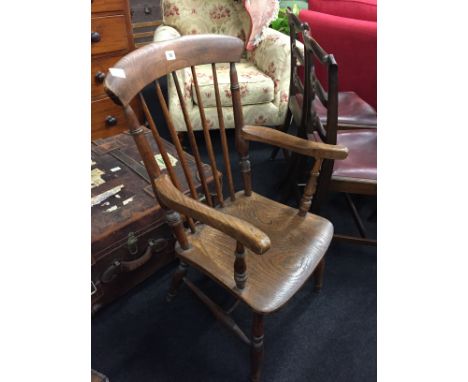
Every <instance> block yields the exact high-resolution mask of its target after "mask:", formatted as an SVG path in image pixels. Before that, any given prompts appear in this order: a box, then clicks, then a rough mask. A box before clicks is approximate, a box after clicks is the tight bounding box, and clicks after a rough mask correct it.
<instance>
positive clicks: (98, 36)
mask: <svg viewBox="0 0 468 382" xmlns="http://www.w3.org/2000/svg"><path fill="white" fill-rule="evenodd" d="M99 41H101V34H100V33H99V32H91V42H99Z"/></svg>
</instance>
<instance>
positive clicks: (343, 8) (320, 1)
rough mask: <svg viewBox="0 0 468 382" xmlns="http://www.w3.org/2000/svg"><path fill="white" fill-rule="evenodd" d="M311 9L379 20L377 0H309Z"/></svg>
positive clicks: (330, 13) (361, 18)
mask: <svg viewBox="0 0 468 382" xmlns="http://www.w3.org/2000/svg"><path fill="white" fill-rule="evenodd" d="M309 10H311V11H315V12H321V13H326V14H329V15H334V16H341V17H349V18H351V19H358V20H367V21H377V1H376V0H309Z"/></svg>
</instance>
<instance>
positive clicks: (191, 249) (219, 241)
mask: <svg viewBox="0 0 468 382" xmlns="http://www.w3.org/2000/svg"><path fill="white" fill-rule="evenodd" d="M243 46H244V45H243V43H242V41H241V40H240V39H238V38H236V37H230V36H219V35H196V36H184V37H181V38H178V39H174V40H170V41H164V42H159V43H153V44H149V45H146V46H144V47H142V48H140V49H138V50H136V51H133V52H131V53H129V54H128V55H127V56H125V57H123V58H122V59H121V60H120V61H119V62H118V63H117V64H116V65H115V67H114V68H111V69H110V73H109V74H107V76H106V79H105V87H106V91H107V92H108V94H109V95H110V96H111V97H112V99H113V100H114V101H115V102H116V103H117V104H119V105H121V106H122V108H123V109H124V112H125V115H126V117H127V120H128V125H129V130H130V133H131V134H132V135H133V137H134V139H135V142H136V145H137V147H138V150H139V152H140V154H141V156H142V159H143V162H144V164H145V166H146V169H147V171H148V174H149V175H150V177H151V178H152V179H153V180H154V181H153V184H152V185H153V190H154V194H155V195H156V198H157V199H158V201H159V203H160V204H161V206H162V207H163V208H164V209H165V211H166V217H167V222H168V224H169V225H170V226H171V228H172V231H173V234H174V235H175V237H176V238H177V244H176V254H177V256H178V258H179V260H180V264H179V267H178V268H177V270H176V272H175V274H174V276H173V279H172V283H171V286H170V290H169V293H168V300H171V299H172V298H173V297H174V296H175V295H176V292H177V290H178V288H179V287H180V285H181V284H182V283H185V284H186V285H187V286H188V287H189V288H190V289H191V290H192V291H193V292H194V293H195V294H196V295H197V296H198V297H199V298H200V299H201V300H202V301H203V302H204V303H206V305H207V306H208V307H209V308H210V310H211V311H212V312H213V314H214V315H215V316H216V317H217V318H218V319H219V320H220V321H221V322H222V323H224V324H225V325H226V326H227V327H228V328H229V329H231V330H233V331H234V333H235V334H236V335H237V336H238V337H239V338H240V339H241V340H242V341H243V342H245V343H246V344H248V345H250V347H251V380H253V381H259V380H260V367H261V361H262V358H263V317H264V315H265V314H268V313H272V312H274V311H276V310H278V309H279V308H281V306H283V305H284V304H285V303H286V302H287V301H288V300H289V299H290V298H291V297H292V296H293V295H294V294H295V292H296V291H297V290H298V289H299V288H300V287H301V286H302V285H303V284H304V283H305V282H306V281H307V279H308V278H309V277H310V276H311V275H312V274H315V276H316V278H315V287H316V288H317V289H319V288H320V286H321V283H322V277H323V270H324V261H323V256H324V254H325V252H326V250H327V248H328V246H329V243H330V241H331V238H332V235H333V226H332V225H331V223H330V222H329V221H327V220H326V219H324V218H321V217H319V216H315V215H312V214H310V213H308V212H307V211H308V209H309V207H310V203H311V199H312V196H313V194H314V191H315V186H316V180H317V177H318V176H319V172H320V167H321V163H322V161H323V160H326V159H343V158H346V156H347V149H346V148H345V147H343V146H336V145H329V144H325V143H319V142H310V141H307V140H305V139H301V138H298V137H294V136H291V135H287V134H284V133H281V132H279V131H275V130H272V129H270V128H265V127H261V126H245V125H244V122H243V115H242V106H241V102H240V95H239V84H238V79H237V72H236V63H237V62H239V60H240V58H241V54H242V51H243ZM220 62H227V63H228V64H229V66H230V80H231V92H232V100H233V115H234V118H235V148H236V151H237V153H238V155H239V160H240V167H241V172H242V179H243V190H241V191H237V192H236V190H235V185H234V182H233V177H232V173H231V166H230V161H229V152H228V141H227V139H226V133H225V128H224V118H223V109H222V108H221V105H220V100H219V86H218V83H217V75H216V68H217V63H220ZM206 64H210V65H211V67H212V75H213V86H214V92H215V94H216V104H217V111H218V120H219V126H220V129H219V131H213V132H212V133H216V134H220V135H221V142H222V157H223V162H224V163H223V165H222V166H223V167H224V169H225V179H226V181H227V183H228V189H229V196H228V197H227V198H225V197H224V195H223V193H222V187H221V178H220V175H219V174H220V171H219V170H220V168H221V166H219V164H218V163H216V156H215V153H214V149H213V145H212V143H211V136H210V131H209V128H208V124H207V122H206V116H205V114H204V109H203V105H202V104H201V103H199V105H198V108H199V113H200V119H201V121H202V126H203V138H204V143H205V145H206V148H207V151H208V154H209V159H210V165H211V173H212V176H213V177H214V183H215V189H216V200H215V199H214V198H212V197H211V195H210V192H209V190H208V187H207V183H206V178H207V174H206V173H205V172H204V171H203V166H202V163H201V160H200V154H199V150H198V146H197V140H196V137H195V134H194V133H193V128H192V124H191V120H190V118H189V115H188V113H187V112H186V110H185V104H184V102H183V97H182V94H181V93H182V90H181V89H180V86H179V84H178V78H177V74H176V71H177V70H179V69H181V68H185V67H189V68H190V70H191V72H192V73H193V79H194V84H195V90H196V91H197V92H198V91H199V89H198V87H197V75H196V71H195V66H196V65H206ZM165 75H168V76H171V77H172V78H173V79H174V82H175V84H176V88H177V93H178V94H179V97H180V102H181V108H182V113H183V117H184V121H185V123H186V127H187V132H188V137H189V143H190V148H191V151H192V153H193V155H194V157H195V161H196V164H197V168H198V170H199V171H198V173H199V178H200V181H201V184H202V189H203V193H204V194H205V201H206V203H201V202H200V201H199V200H198V199H199V195H197V191H196V189H195V187H193V180H192V178H191V174H190V172H189V171H184V174H185V176H186V182H187V184H188V185H189V189H190V195H189V196H188V195H185V194H183V193H182V192H181V191H180V179H177V177H176V176H175V172H174V171H173V168H172V165H171V162H170V160H169V158H168V156H167V152H166V150H165V147H164V142H163V140H162V139H161V137H160V134H159V131H158V127H157V126H156V125H155V123H154V120H153V118H152V116H151V115H150V113H149V110H148V107H147V106H146V102H145V99H144V98H143V97H142V96H141V90H142V89H143V88H144V87H145V86H147V85H148V84H150V83H152V82H154V83H155V85H156V94H155V96H156V97H157V98H158V100H159V102H160V103H161V107H162V110H163V114H164V117H165V120H166V124H167V127H168V129H169V132H170V134H171V138H172V139H171V140H172V142H173V144H174V145H175V147H176V150H177V153H178V157H179V160H180V161H181V165H182V167H183V169H184V170H186V167H187V166H186V163H185V161H184V155H183V154H184V153H183V151H182V148H181V145H180V142H179V141H178V139H177V133H176V129H175V128H174V125H173V121H172V119H171V114H170V113H169V111H168V108H167V104H166V102H165V100H164V97H163V95H162V92H161V88H160V86H159V82H158V79H159V78H160V77H162V76H165ZM134 97H140V98H141V100H142V103H143V109H144V112H145V116H146V118H147V120H148V122H149V126H150V128H151V132H152V136H153V138H154V139H155V141H156V143H157V145H158V147H159V150H160V152H161V155H162V158H163V160H164V162H165V165H166V170H165V171H162V170H161V169H160V168H159V167H158V165H157V162H156V161H155V158H154V156H153V153H152V152H151V149H150V146H149V143H148V142H147V141H146V138H145V135H144V134H142V133H143V131H144V129H145V127H144V124H143V121H139V120H138V119H137V117H136V115H135V113H134V111H133V110H132V107H131V106H130V101H131V100H132V99H133V98H134ZM249 141H259V142H265V143H269V144H273V145H279V146H281V147H282V148H285V149H287V150H292V151H296V152H299V153H301V154H303V155H308V156H312V157H315V158H316V161H315V164H314V166H313V169H312V171H311V175H310V178H309V182H308V185H307V187H306V190H305V192H304V196H303V200H302V203H301V206H300V208H299V210H297V209H294V208H291V207H288V206H285V205H282V204H279V203H277V202H274V201H272V200H269V199H267V198H264V197H262V196H261V195H258V194H256V193H254V192H253V190H252V182H251V170H250V162H249V155H248V148H249ZM188 265H190V266H193V267H195V268H197V269H198V270H200V271H201V272H203V273H205V274H206V275H207V276H209V277H211V278H212V279H214V280H215V281H216V282H218V283H219V284H220V285H221V286H222V287H224V288H225V289H226V290H227V291H229V292H230V293H231V294H232V295H233V296H234V297H235V299H236V300H237V301H236V304H237V303H238V302H243V303H245V304H246V305H247V306H248V307H249V308H250V309H251V310H252V311H253V323H252V335H251V336H250V338H249V336H247V335H246V334H245V333H244V332H243V331H242V330H241V329H240V328H239V327H238V326H237V324H235V322H234V321H233V319H232V318H231V316H230V315H229V314H228V312H226V311H224V310H222V309H221V308H220V307H218V306H217V305H216V304H215V303H214V302H213V301H212V300H211V299H210V298H209V297H208V296H206V295H205V294H204V293H203V292H202V291H201V290H200V289H199V288H198V287H197V286H195V285H194V284H193V283H192V282H191V281H190V280H189V279H188V278H187V268H188ZM236 304H234V307H235V306H236ZM234 307H233V308H234ZM231 310H232V309H231Z"/></svg>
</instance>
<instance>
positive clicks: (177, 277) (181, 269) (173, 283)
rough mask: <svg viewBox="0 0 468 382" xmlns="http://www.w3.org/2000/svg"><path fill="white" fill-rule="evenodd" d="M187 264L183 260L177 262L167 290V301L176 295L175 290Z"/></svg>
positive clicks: (177, 288)
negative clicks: (177, 264)
mask: <svg viewBox="0 0 468 382" xmlns="http://www.w3.org/2000/svg"><path fill="white" fill-rule="evenodd" d="M187 267H188V266H187V264H185V263H184V262H183V261H180V262H179V266H178V267H177V269H176V271H175V272H174V275H173V276H172V281H171V286H170V288H169V292H168V293H167V296H166V300H167V301H168V302H170V301H172V299H173V298H174V297H175V296H176V294H177V291H178V290H179V288H180V285H181V284H182V281H183V278H184V277H185V275H186V274H187Z"/></svg>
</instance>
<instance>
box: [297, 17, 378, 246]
mask: <svg viewBox="0 0 468 382" xmlns="http://www.w3.org/2000/svg"><path fill="white" fill-rule="evenodd" d="M288 17H289V22H290V25H291V28H292V29H291V31H295V32H296V33H300V34H301V35H302V38H303V41H304V54H303V57H302V60H303V61H302V62H303V64H304V71H305V76H304V77H305V78H304V85H303V87H302V88H301V89H299V90H301V91H302V93H298V94H297V96H296V97H291V100H292V103H291V105H292V107H291V109H292V110H293V111H294V110H296V109H297V110H300V115H298V113H295V114H294V113H293V118H296V117H295V115H298V116H299V119H298V120H296V119H295V121H296V122H297V123H298V136H300V137H307V138H308V139H309V140H311V141H317V142H325V143H328V144H341V145H344V146H346V147H348V149H349V155H348V157H347V158H346V159H345V160H343V161H338V162H334V161H333V160H325V161H324V162H323V165H322V171H321V173H320V178H319V180H318V186H317V191H316V195H315V198H314V201H313V203H312V206H311V211H314V212H316V213H318V212H319V211H320V208H321V206H322V205H323V204H324V202H325V200H326V196H327V195H328V194H329V192H330V191H336V192H342V193H344V195H345V198H346V201H347V203H348V205H349V207H350V210H351V213H352V216H353V219H354V221H355V223H356V226H357V228H358V231H359V234H360V236H351V235H343V234H335V236H334V237H335V239H338V240H344V241H348V242H353V243H359V244H367V245H375V244H376V240H374V239H370V238H369V237H368V234H367V231H366V228H365V226H364V223H363V221H362V219H361V217H360V216H359V213H358V210H357V208H356V205H355V204H354V202H353V200H352V198H351V195H350V194H359V195H376V194H377V129H376V128H375V127H376V126H372V125H369V124H366V123H362V124H361V125H358V124H354V125H353V124H351V123H348V124H347V125H346V124H345V125H344V126H345V127H346V128H343V125H340V114H339V110H340V108H341V107H342V103H340V93H339V92H338V64H337V63H336V61H335V58H334V57H333V55H332V54H328V53H327V52H325V50H324V49H323V48H322V47H321V46H320V45H319V43H318V42H317V41H316V40H315V39H314V38H313V37H312V36H311V33H310V30H309V26H308V25H307V24H305V23H301V22H300V20H299V19H298V18H297V16H295V15H294V14H293V13H291V12H289V13H288ZM291 36H293V34H291ZM291 41H293V37H291ZM300 53H301V52H300V51H299V53H298V54H300ZM318 66H321V67H322V68H321V69H323V70H325V72H326V74H327V82H328V83H327V85H328V89H327V91H326V90H325V89H324V86H322V84H321V83H320V80H319V79H318V77H317V75H316V71H317V70H318ZM295 89H297V85H296V88H295ZM298 98H299V99H301V100H302V101H301V102H302V103H297V106H296V107H294V106H293V105H294V102H295V100H296V102H297V99H298ZM299 105H300V107H301V108H300V109H299ZM305 163H306V159H305V158H304V157H301V158H299V157H298V156H297V155H296V156H294V157H293V158H292V160H291V168H293V170H291V171H290V174H292V176H291V177H290V180H289V183H290V185H292V184H293V187H296V185H297V184H298V183H299V178H300V176H301V174H303V173H304V166H305ZM296 193H297V191H296Z"/></svg>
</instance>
